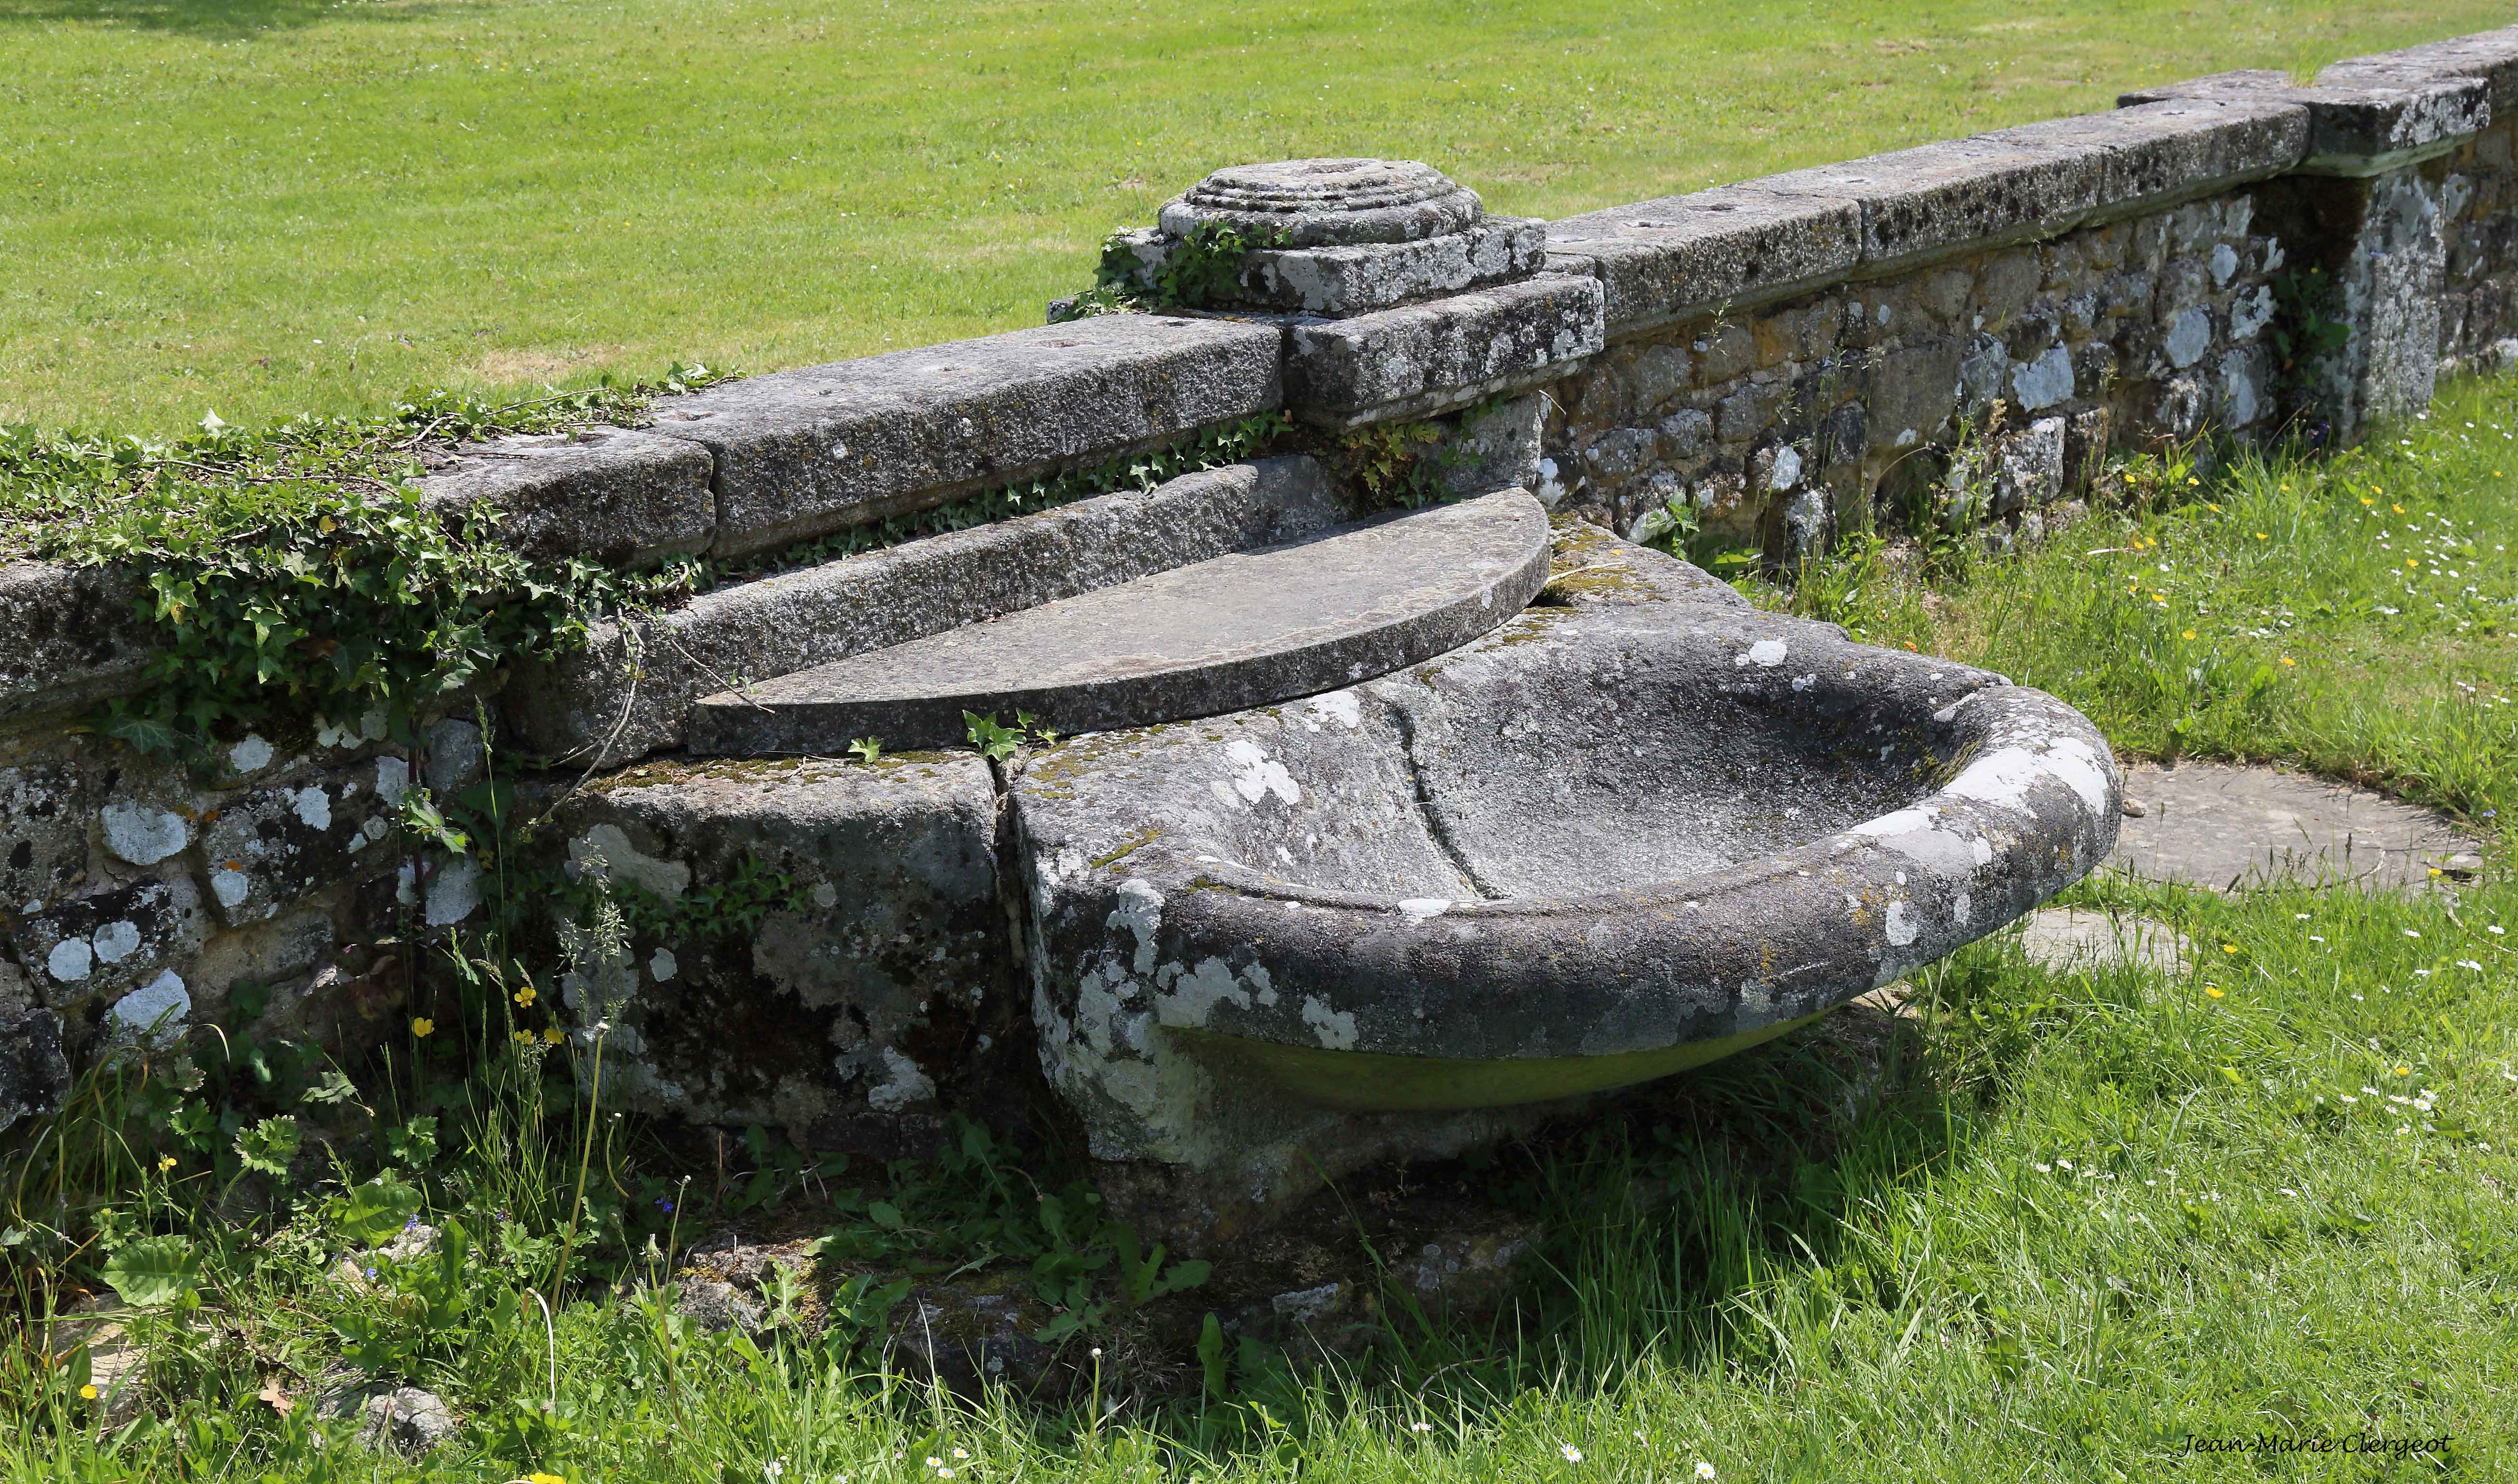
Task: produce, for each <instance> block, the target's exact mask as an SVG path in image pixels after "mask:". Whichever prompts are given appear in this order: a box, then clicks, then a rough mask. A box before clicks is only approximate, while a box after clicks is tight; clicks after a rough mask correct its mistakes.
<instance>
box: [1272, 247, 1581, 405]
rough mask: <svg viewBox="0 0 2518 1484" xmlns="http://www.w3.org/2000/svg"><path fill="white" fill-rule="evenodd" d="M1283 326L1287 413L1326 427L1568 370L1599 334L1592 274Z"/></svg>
mask: <svg viewBox="0 0 2518 1484" xmlns="http://www.w3.org/2000/svg"><path fill="white" fill-rule="evenodd" d="M1286 334H1287V338H1288V344H1287V349H1286V356H1285V401H1286V405H1287V407H1288V408H1289V409H1290V410H1291V411H1292V412H1293V413H1294V415H1297V416H1299V417H1302V418H1303V419H1305V420H1306V421H1310V422H1316V423H1321V424H1323V425H1325V426H1330V427H1343V426H1351V425H1353V424H1356V423H1360V422H1373V421H1380V420H1383V419H1386V418H1393V417H1420V416H1424V415H1428V414H1432V413H1442V412H1449V411H1451V410H1452V409H1454V408H1457V407H1465V406H1467V405H1468V404H1470V403H1472V402H1476V401H1479V400H1480V399H1482V398H1486V397H1492V396H1495V395H1497V394H1498V393H1502V392H1512V391H1519V390H1521V389H1523V388H1524V387H1529V386H1536V385H1538V384H1539V383H1541V382H1542V381H1552V380H1555V379H1556V378H1558V377H1560V376H1563V375H1565V374H1566V373H1567V372H1569V371H1573V370H1575V369H1576V368H1577V366H1578V364H1579V363H1580V362H1581V361H1582V360H1583V359H1584V358H1585V357H1587V356H1589V355H1591V354H1592V353H1593V352H1595V351H1597V350H1599V348H1600V347H1601V345H1602V343H1603V339H1602V328H1601V320H1600V284H1599V283H1598V282H1597V281H1596V280H1593V279H1588V278H1574V277H1570V276H1563V275H1553V274H1551V275H1545V276H1542V277H1540V278H1536V279H1533V280H1530V281H1529V282H1527V283H1522V284H1504V285H1502V286H1500V287H1497V288H1488V289H1483V290H1481V291H1479V292H1476V293H1465V294H1458V295H1455V296H1454V297H1451V298H1447V299H1437V300H1435V301H1434V302H1432V303H1429V304H1417V305H1412V306H1411V307H1408V308H1405V309H1385V310H1382V311H1381V312H1379V313H1377V314H1368V315H1358V316H1356V317H1355V318H1353V319H1349V320H1336V321H1332V322H1330V323H1328V324H1325V325H1297V326H1295V327H1292V328H1291V329H1289V330H1288V331H1286Z"/></svg>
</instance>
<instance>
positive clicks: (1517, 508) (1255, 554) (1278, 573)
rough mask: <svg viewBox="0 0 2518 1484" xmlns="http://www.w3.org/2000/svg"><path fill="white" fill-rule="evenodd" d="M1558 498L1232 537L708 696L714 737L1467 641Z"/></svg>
mask: <svg viewBox="0 0 2518 1484" xmlns="http://www.w3.org/2000/svg"><path fill="white" fill-rule="evenodd" d="M1546 571H1547V516H1546V512H1545V511H1543V510H1541V508H1540V507H1539V504H1538V502H1536V501H1534V500H1532V499H1531V498H1530V497H1529V496H1528V495H1526V494H1524V493H1522V492H1521V491H1519V490H1507V491H1501V492H1498V493H1497V494H1493V495H1486V496H1481V497H1479V498H1477V499H1475V500H1470V501H1466V502H1460V503H1457V504H1446V505H1435V506H1432V507H1429V508H1427V509H1422V510H1417V511H1413V512H1411V513H1409V514H1405V515H1399V516H1394V517H1389V518H1385V519H1381V520H1375V521H1369V522H1366V523H1363V524H1361V525H1357V526H1352V527H1346V528H1343V529H1340V530H1337V531H1332V532H1328V533H1325V534H1323V535H1320V536H1317V537H1314V538H1312V539H1310V540H1308V541H1303V542H1298V543H1295V544H1293V545H1290V546H1277V547H1272V548H1267V549H1262V550H1257V551H1250V552H1243V553H1237V554H1235V555H1229V556H1218V557H1214V558H1211V559H1209V560H1207V561H1203V562H1197V563H1194V564H1193V565H1190V566H1186V567H1176V568H1173V569H1172V570H1170V571H1168V572H1158V573H1155V574H1153V575H1152V576H1150V577H1141V578H1139V579H1137V580H1136V581H1135V582H1131V583H1124V584H1120V585H1118V586H1116V587H1110V588H1102V589H1096V590H1094V591H1092V592H1086V593H1082V594H1079V595H1077V596H1075V597H1071V598H1065V599H1062V600H1061V601H1058V602H1054V603H1046V604H1043V605H1041V606H1039V607H1037V608H1027V609H1024V610H1022V611H1020V612H1018V613H1011V614H1007V615H1005V616H1003V617H1001V618H996V619H992V620H990V621H988V622H986V623H983V624H976V625H973V626H971V627H969V628H965V629H956V630H952V631H949V632H947V633H939V634H936V635H934V636H933V637H931V638H925V639H918V640H913V641H911V642H909V643H906V644H898V645H894V646H892V647H890V648H888V649H881V650H877V651H875V652H873V653H871V654H863V655H857V656H854V657H852V658H849V659H845V660H839V661H835V662H833V663H831V664H828V665H823V666H817V667H815V668H814V669H811V670H804V671H799V672H796V673H794V674H790V675H786V676H782V677H778V678H776V679H772V680H764V681H760V682H759V683H756V684H752V685H746V686H743V687H741V688H739V689H736V690H732V691H726V692H722V693H720V694H717V695H714V696H709V697H705V698H703V699H702V700H701V701H700V702H699V703H698V704H697V705H696V706H694V707H693V708H692V711H691V719H690V728H689V744H690V747H691V750H692V751H694V752H698V753H706V754H715V755H718V756H732V757H761V756H775V755H781V754H794V753H818V754H822V755H825V756H832V755H837V754H839V753H841V752H843V751H845V750H846V749H847V745H848V743H849V741H850V740H851V739H852V738H857V737H879V738H882V739H883V740H884V741H885V742H886V743H887V744H888V745H890V746H894V747H903V748H919V747H946V746H951V745H953V744H956V743H958V742H960V741H961V740H962V738H963V736H964V733H965V731H966V729H967V728H966V724H965V722H964V720H963V719H964V717H965V715H966V714H977V715H981V716H995V717H997V718H999V719H1001V720H1007V721H1011V720H1014V718H1015V717H1016V716H1017V715H1018V714H1019V713H1020V714H1029V715H1030V716H1032V717H1034V718H1036V719H1037V722H1038V724H1039V725H1041V726H1044V727H1048V728H1051V729H1053V730H1057V731H1061V732H1066V733H1070V734H1071V733H1077V732H1087V731H1107V730H1108V729H1109V728H1111V727H1114V726H1144V725H1149V724H1151V723H1154V722H1158V721H1174V720H1183V719H1186V718H1191V717H1206V716H1214V715H1217V714H1218V713H1222V712H1229V711H1240V710H1243V709H1245V708H1247V707H1252V706H1265V705H1269V704H1272V703H1274V702H1278V701H1283V700H1288V699H1291V698H1293V697H1296V696H1304V695H1310V694H1313V693H1314V692H1317V691H1322V690H1328V689H1332V688H1335V687H1337V686H1340V685H1348V684H1353V683H1354V682H1355V681H1357V680H1359V679H1362V678H1364V677H1368V676H1376V675H1383V674H1386V673H1388V672H1390V671H1392V670H1396V669H1398V668H1399V667H1401V666H1403V665H1411V664H1414V663H1415V662H1416V661H1418V660H1422V659H1426V658H1429V657H1431V656H1433V655H1436V654H1440V653H1442V652H1443V651H1444V650H1447V649H1453V648H1456V647H1457V646H1459V645H1460V644H1463V643H1466V642H1467V641H1468V640H1470V639H1472V638H1474V637H1476V636H1477V635H1479V634H1482V633H1487V632H1488V631H1489V630H1492V629H1493V628H1495V627H1496V625H1498V624H1500V623H1502V622H1503V621H1504V620H1505V619H1507V618H1509V617H1511V616H1512V615H1513V614H1515V613H1517V612H1519V611H1521V608H1522V605H1523V604H1525V603H1527V602H1529V601H1530V598H1531V596H1532V594H1534V593H1536V592H1537V591H1538V590H1539V587H1540V584H1541V582H1542V581H1544V580H1545V577H1546Z"/></svg>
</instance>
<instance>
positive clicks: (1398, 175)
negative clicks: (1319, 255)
mask: <svg viewBox="0 0 2518 1484" xmlns="http://www.w3.org/2000/svg"><path fill="white" fill-rule="evenodd" d="M1482 214H1483V208H1481V207H1480V205H1479V204H1478V196H1477V193H1476V192H1474V191H1469V190H1464V189H1463V188H1461V187H1460V186H1459V185H1458V184H1457V183H1456V182H1454V180H1453V179H1452V178H1451V177H1450V176H1448V175H1445V174H1444V173H1443V172H1442V171H1440V170H1437V169H1435V168H1434V167H1433V166H1432V165H1428V164H1425V163H1423V162H1421V161H1418V160H1412V159H1288V160H1281V161H1279V162H1278V163H1276V164H1270V165H1233V166H1229V167H1227V168H1225V169H1222V170H1218V171H1216V172H1215V173H1214V174H1213V175H1210V176H1208V177H1207V178H1206V179H1204V180H1202V181H1199V182H1198V183H1197V184H1196V185H1194V186H1192V187H1190V188H1189V190H1188V191H1187V192H1186V193H1184V194H1183V195H1182V196H1180V197H1179V198H1178V199H1177V200H1173V201H1169V202H1167V203H1165V204H1164V206H1163V209H1162V214H1161V216H1160V217H1159V218H1158V220H1159V221H1160V222H1161V224H1162V230H1163V232H1164V233H1165V234H1166V235H1168V236H1171V237H1175V238H1182V237H1187V236H1189V234H1190V232H1191V231H1192V230H1193V229H1194V228H1196V227H1198V226H1200V225H1202V224H1205V223H1209V222H1215V223H1222V224H1224V225H1227V226H1232V227H1238V228H1240V229H1242V230H1243V231H1245V232H1250V233H1253V234H1254V235H1256V234H1260V233H1265V234H1269V235H1272V236H1275V237H1276V240H1277V242H1278V244H1279V245H1281V246H1287V247H1325V246H1339V245H1348V244H1354V243H1364V242H1413V241H1418V240H1423V239H1425V238H1429V237H1443V236H1446V235H1448V234H1450V233H1454V232H1458V231H1461V230H1463V229H1465V228H1467V227H1470V226H1472V225H1474V224H1475V223H1476V222H1477V220H1478V218H1479V217H1480V216H1481V215H1482Z"/></svg>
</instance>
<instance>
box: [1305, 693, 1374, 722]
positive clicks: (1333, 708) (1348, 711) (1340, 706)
mask: <svg viewBox="0 0 2518 1484" xmlns="http://www.w3.org/2000/svg"><path fill="white" fill-rule="evenodd" d="M1304 709H1305V710H1306V711H1308V712H1310V713H1311V714H1312V715H1313V716H1315V717H1318V718H1320V719H1321V720H1324V721H1335V722H1336V723H1338V724H1339V725H1340V726H1343V727H1345V728H1346V729H1347V730H1349V731H1353V730H1355V729H1356V728H1357V727H1359V726H1362V725H1363V724H1364V708H1363V707H1362V706H1361V705H1359V704H1358V703H1357V701H1356V698H1355V692H1354V691H1352V690H1332V691H1330V692H1329V693H1328V694H1327V695H1324V696H1314V697H1313V698H1312V703H1311V705H1309V706H1308V707H1305V708H1304ZM1319 729H1320V728H1319V727H1318V726H1314V727H1313V730H1315V731H1317V730H1319Z"/></svg>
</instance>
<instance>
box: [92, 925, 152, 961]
mask: <svg viewBox="0 0 2518 1484" xmlns="http://www.w3.org/2000/svg"><path fill="white" fill-rule="evenodd" d="M93 941H94V944H95V947H96V956H97V960H98V961H99V962H101V963H108V964H118V963H120V962H122V961H123V960H124V959H126V958H129V957H130V956H131V955H132V954H133V953H134V952H136V951H137V950H138V949H139V947H140V924H138V923H136V922H133V921H131V920H130V919H129V918H121V919H118V920H116V921H113V922H109V923H107V924H106V925H105V926H104V927H102V928H99V929H97V930H96V937H95V938H94V939H93Z"/></svg>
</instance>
